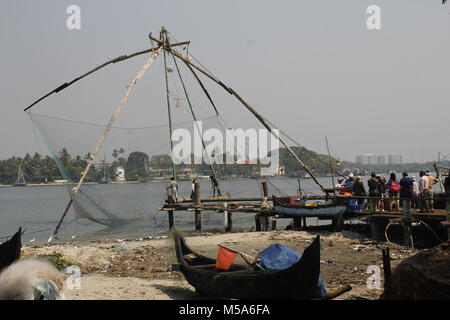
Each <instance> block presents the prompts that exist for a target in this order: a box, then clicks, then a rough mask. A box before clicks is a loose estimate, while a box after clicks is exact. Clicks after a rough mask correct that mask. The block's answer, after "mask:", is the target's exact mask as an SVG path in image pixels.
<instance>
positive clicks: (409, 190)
mask: <svg viewBox="0 0 450 320" xmlns="http://www.w3.org/2000/svg"><path fill="white" fill-rule="evenodd" d="M413 184H414V182H413V180H412V179H411V178H410V177H408V173H406V172H403V173H402V178H401V179H400V198H401V199H402V207H403V211H404V212H409V208H410V207H411V199H412V197H413Z"/></svg>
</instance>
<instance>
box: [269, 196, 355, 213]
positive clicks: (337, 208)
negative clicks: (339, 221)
mask: <svg viewBox="0 0 450 320" xmlns="http://www.w3.org/2000/svg"><path fill="white" fill-rule="evenodd" d="M272 201H273V207H274V211H275V212H276V213H277V214H279V215H283V216H286V217H292V218H296V217H322V218H333V217H337V216H339V215H342V214H343V213H344V212H345V211H346V210H347V205H345V204H343V203H331V204H328V203H318V204H312V205H307V204H305V203H296V204H286V203H282V202H281V201H279V199H278V198H277V197H275V196H272Z"/></svg>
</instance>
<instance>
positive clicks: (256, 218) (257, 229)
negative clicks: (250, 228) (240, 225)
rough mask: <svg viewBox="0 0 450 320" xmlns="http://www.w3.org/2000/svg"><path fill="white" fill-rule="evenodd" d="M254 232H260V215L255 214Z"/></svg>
mask: <svg viewBox="0 0 450 320" xmlns="http://www.w3.org/2000/svg"><path fill="white" fill-rule="evenodd" d="M255 231H258V232H259V231H261V215H260V214H259V213H257V214H255Z"/></svg>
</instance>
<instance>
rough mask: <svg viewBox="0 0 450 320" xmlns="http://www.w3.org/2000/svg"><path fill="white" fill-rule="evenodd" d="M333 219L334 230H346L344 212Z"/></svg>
mask: <svg viewBox="0 0 450 320" xmlns="http://www.w3.org/2000/svg"><path fill="white" fill-rule="evenodd" d="M331 221H332V224H331V227H332V229H333V232H341V231H342V230H344V217H343V216H342V214H339V215H337V216H336V217H333V218H332V220H331Z"/></svg>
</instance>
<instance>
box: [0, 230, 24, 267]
mask: <svg viewBox="0 0 450 320" xmlns="http://www.w3.org/2000/svg"><path fill="white" fill-rule="evenodd" d="M21 237H22V228H19V230H18V231H17V232H16V233H15V234H14V235H13V236H12V237H11V239H9V240H8V241H6V242H4V243H2V244H0V270H2V269H3V268H5V267H7V266H9V265H10V264H12V263H13V262H14V261H16V260H18V259H19V258H20V250H21V249H22V240H21Z"/></svg>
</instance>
